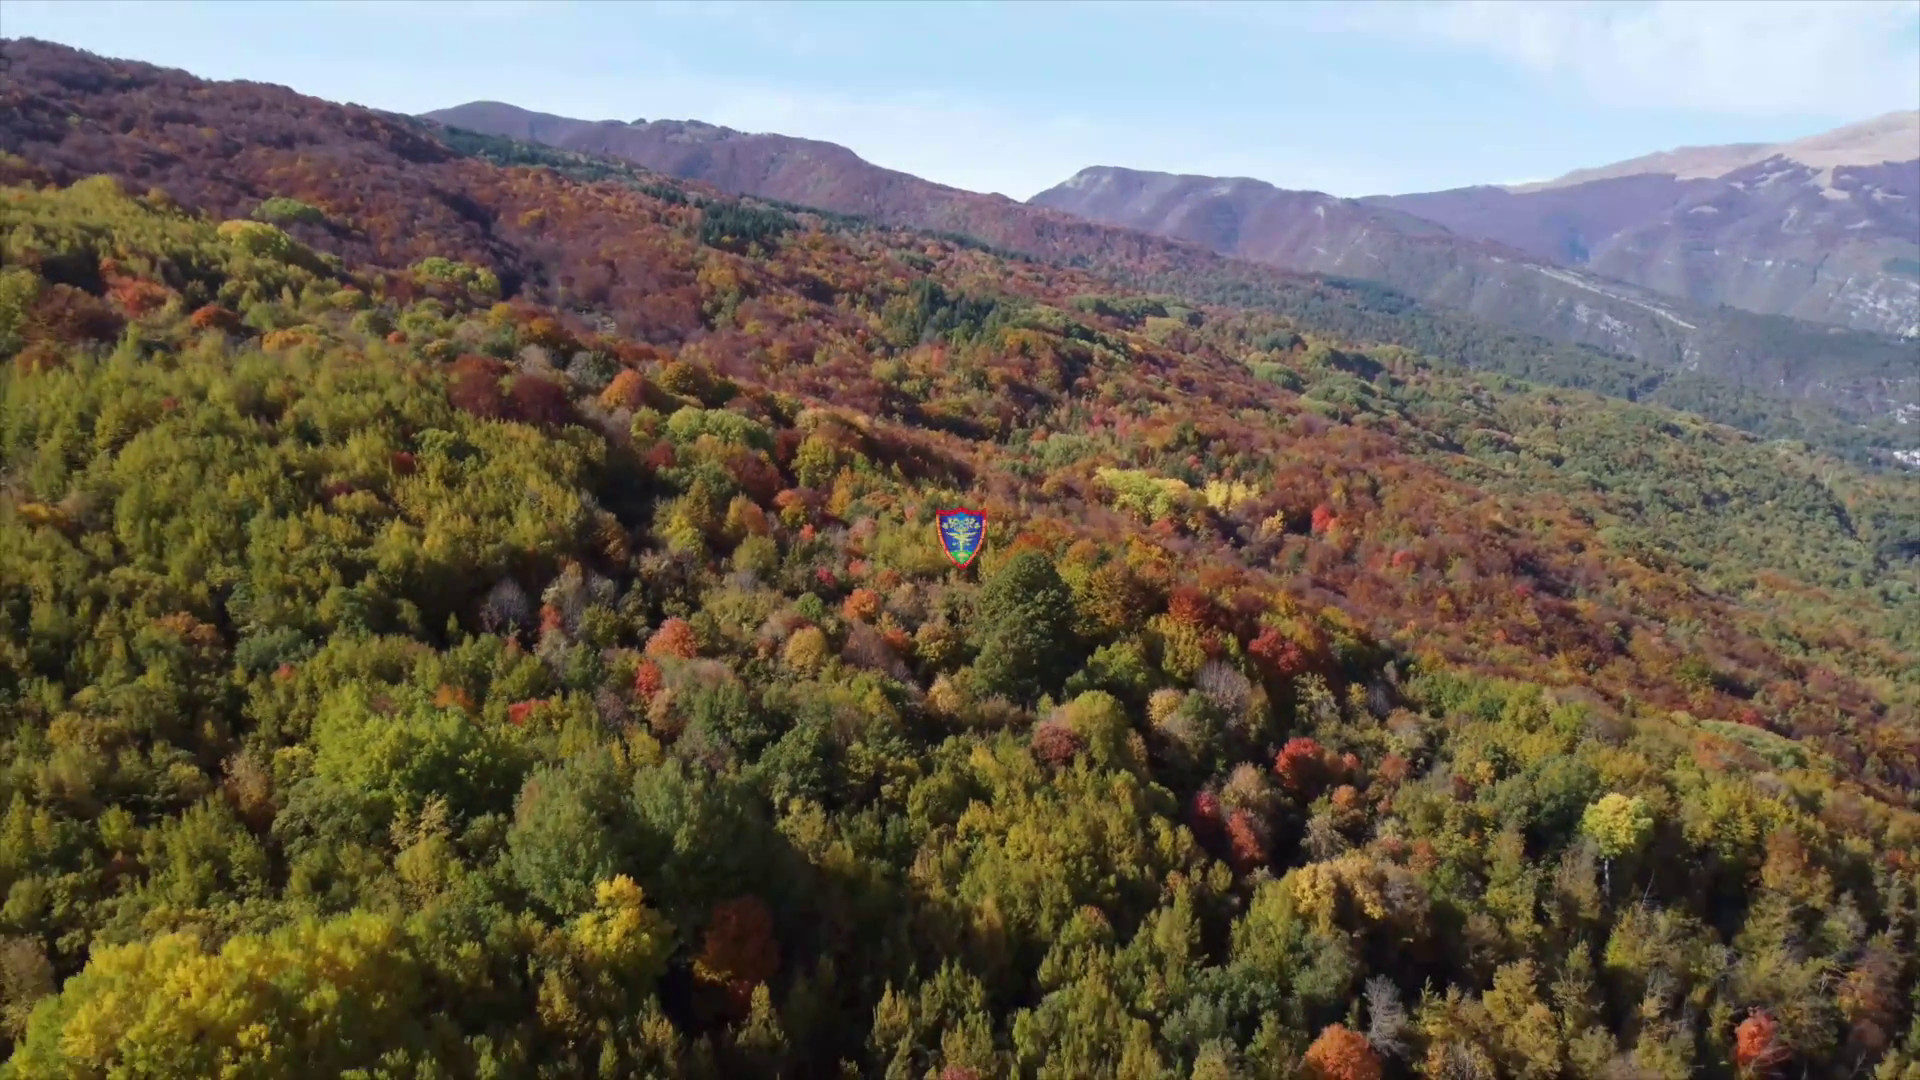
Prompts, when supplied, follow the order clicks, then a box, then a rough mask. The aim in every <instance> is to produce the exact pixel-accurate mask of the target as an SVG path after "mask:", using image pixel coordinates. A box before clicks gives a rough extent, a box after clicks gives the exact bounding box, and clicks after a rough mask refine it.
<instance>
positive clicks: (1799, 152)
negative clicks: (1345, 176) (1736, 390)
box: [1364, 112, 1920, 336]
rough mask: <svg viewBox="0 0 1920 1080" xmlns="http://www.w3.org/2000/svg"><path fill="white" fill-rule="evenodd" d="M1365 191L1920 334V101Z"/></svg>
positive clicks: (1701, 281)
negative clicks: (1572, 162)
mask: <svg viewBox="0 0 1920 1080" xmlns="http://www.w3.org/2000/svg"><path fill="white" fill-rule="evenodd" d="M1364 201H1365V202H1367V203H1368V204H1369V205H1372V206H1377V207H1383V208H1391V209H1396V210H1401V211H1405V212H1407V213H1411V214H1416V215H1419V216H1420V217H1423V218H1426V219H1428V220H1431V221H1435V222H1438V223H1440V224H1443V225H1445V226H1447V227H1448V228H1449V229H1452V230H1454V231H1455V232H1458V233H1461V234H1463V235H1467V236H1473V237H1479V238H1482V239H1486V240H1492V241H1496V242H1498V243H1502V244H1508V245H1511V246H1513V247H1517V248H1519V249H1521V250H1523V251H1526V252H1529V253H1530V254H1533V255H1536V256H1539V257H1541V258H1546V259H1551V260H1553V261H1555V262H1558V263H1560V264H1562V265H1565V266H1569V267H1580V268H1583V269H1586V270H1590V271H1592V272H1594V273H1597V274H1602V275H1605V276H1607V277H1611V278H1616V279H1619V280H1622V281H1627V282H1632V283H1634V284H1637V285H1641V286H1644V287H1646V288H1649V289H1653V290H1656V291H1658V292H1661V293H1664V294H1666V295H1669V296H1676V297H1684V298H1686V299H1690V300H1693V301H1697V302H1699V303H1703V304H1730V305H1732V306H1734V307H1739V308H1744V309H1747V310H1749V311H1758V312H1765V313H1771V314H1781V315H1791V316H1794V317H1796V318H1802V319H1810V320H1813V321H1816V322H1824V323H1832V324H1835V325H1839V326H1848V327H1853V328H1856V329H1862V330H1873V331H1881V332H1885V333H1890V334H1898V335H1908V336H1914V335H1920V112H1907V113H1893V114H1890V115H1888V116H1884V117H1880V118H1878V119H1875V120H1871V121H1867V122H1866V123H1862V124H1855V125H1852V126H1849V127H1845V128H1840V129H1837V130H1835V131H1831V132H1827V133H1825V134H1822V135H1818V136H1814V137H1812V138H1808V139H1801V140H1798V141H1795V142H1790V143H1781V144H1778V145H1736V146H1725V147H1689V148H1684V149H1681V150H1674V151H1668V152H1666V153H1661V154H1652V155H1649V156H1647V157H1643V158H1636V159H1634V160H1632V161H1626V162H1620V163H1618V164H1615V165H1609V166H1603V167H1600V168H1597V169H1584V170H1579V171H1577V172H1573V173H1569V174H1568V175H1567V176H1564V177H1561V178H1560V179H1558V180H1554V181H1549V182H1547V183H1544V184H1535V185H1525V186H1519V187H1514V188H1500V187H1474V188H1461V189H1457V190H1453V191H1438V192H1428V193H1423V194H1415V195H1397V196H1380V197H1375V198H1370V199H1367V200H1364Z"/></svg>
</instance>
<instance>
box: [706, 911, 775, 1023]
mask: <svg viewBox="0 0 1920 1080" xmlns="http://www.w3.org/2000/svg"><path fill="white" fill-rule="evenodd" d="M704 946H705V947H704V948H702V949H701V950H700V957H699V959H698V960H696V961H695V962H694V973H695V974H696V975H698V976H699V977H700V978H701V979H702V980H703V981H706V982H709V983H718V984H719V985H721V986H723V987H725V988H726V991H727V997H728V999H729V1000H730V1001H731V1002H732V1004H733V1006H734V1008H735V1009H736V1010H737V1011H738V1013H739V1014H740V1015H745V1013H746V1011H747V1007H748V1006H749V1004H750V1003H751V1001H752V999H753V988H754V987H755V986H757V985H759V984H760V983H764V982H767V981H768V980H770V979H772V978H773V976H774V974H775V973H777V972H778V971H779V970H780V942H779V939H778V938H776V937H775V936H774V933H773V914H772V913H771V912H769V911H768V910H767V905H766V904H764V903H762V902H761V901H760V898H759V897H755V896H742V897H737V898H735V899H732V900H723V901H721V902H720V903H718V904H716V905H714V908H713V917H712V918H711V919H709V920H708V921H707V933H706V939H705V942H704Z"/></svg>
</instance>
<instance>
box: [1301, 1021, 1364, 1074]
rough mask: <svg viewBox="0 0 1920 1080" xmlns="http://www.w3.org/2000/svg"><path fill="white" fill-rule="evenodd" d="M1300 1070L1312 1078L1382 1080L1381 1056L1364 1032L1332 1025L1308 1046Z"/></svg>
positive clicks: (1341, 1025)
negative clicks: (1369, 1042)
mask: <svg viewBox="0 0 1920 1080" xmlns="http://www.w3.org/2000/svg"><path fill="white" fill-rule="evenodd" d="M1301 1072H1302V1075H1304V1076H1306V1077H1308V1078H1309V1080H1380V1058H1379V1056H1378V1055H1377V1054H1375V1053H1374V1052H1373V1047H1371V1046H1369V1045H1367V1037H1366V1036H1365V1035H1362V1034H1360V1033H1359V1032H1357V1031H1349V1030H1348V1029H1347V1027H1346V1025H1344V1024H1330V1025H1328V1026H1327V1028H1326V1029H1325V1030H1324V1031H1322V1032H1320V1037H1319V1038H1317V1039H1315V1040H1313V1045H1312V1046H1309V1047H1307V1055H1306V1058H1305V1059H1304V1060H1303V1061H1302V1062H1301Z"/></svg>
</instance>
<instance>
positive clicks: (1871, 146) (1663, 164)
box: [1507, 110, 1920, 193]
mask: <svg viewBox="0 0 1920 1080" xmlns="http://www.w3.org/2000/svg"><path fill="white" fill-rule="evenodd" d="M1773 157H1780V158H1785V159H1786V160H1788V161H1791V162H1794V163H1795V164H1799V165H1807V166H1811V167H1812V168H1815V169H1822V170H1825V169H1832V168H1835V167H1837V166H1842V165H1866V166H1872V165H1881V164H1885V163H1887V162H1900V161H1911V160H1913V159H1915V158H1920V110H1909V111H1906V112H1890V113H1887V114H1886V115H1884V116H1877V117H1874V118H1873V119H1871V120H1864V121H1861V122H1860V123H1858V124H1848V125H1846V126H1844V127H1838V128H1834V129H1833V130H1832V131H1825V132H1821V133H1820V134H1818V135H1810V136H1808V137H1806V138H1804V139H1794V140H1791V141H1789V142H1782V143H1733V144H1730V145H1726V146H1683V147H1680V148H1679V149H1676V150H1664V151H1660V152H1658V153H1653V154H1647V155H1644V156H1642V157H1637V158H1630V159H1628V160H1626V161H1617V162H1614V163H1613V164H1611V165H1600V166H1597V167H1594V168H1590V169H1575V170H1574V171H1572V172H1570V173H1567V174H1566V175H1565V176H1562V177H1559V178H1558V179H1555V180H1543V181H1540V182H1538V183H1533V184H1514V185H1510V186H1509V187H1508V188H1507V190H1509V191H1512V192H1515V193H1530V192H1536V191H1547V190H1551V189H1553V188H1564V187H1574V186H1577V185H1580V184H1585V183H1590V182H1592V181H1595V180H1611V179H1615V178H1617V177H1622V176H1671V177H1674V178H1675V179H1678V180H1700V179H1707V180H1711V179H1716V178H1718V177H1722V176H1725V175H1726V174H1728V173H1730V172H1735V171H1737V170H1739V169H1743V168H1745V167H1747V166H1748V165H1757V164H1759V163H1760V162H1762V161H1765V160H1767V159H1768V158H1773Z"/></svg>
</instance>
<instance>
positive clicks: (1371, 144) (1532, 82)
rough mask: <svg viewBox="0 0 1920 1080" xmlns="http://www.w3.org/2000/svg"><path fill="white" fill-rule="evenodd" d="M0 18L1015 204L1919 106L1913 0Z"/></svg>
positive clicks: (688, 6) (234, 72)
mask: <svg viewBox="0 0 1920 1080" xmlns="http://www.w3.org/2000/svg"><path fill="white" fill-rule="evenodd" d="M0 33H4V34H5V35H6V36H8V37H40V38H46V39H49V40H53V41H58V42H62V43H65V44H70V45H75V46H79V47H81V48H85V49H89V50H91V51H94V52H98V53H103V54H106V55H110V56H120V57H128V58H132V59H138V60H146V61H150V62H154V63H159V64H164V65H167V66H170V67H180V68H185V69H187V70H189V71H192V72H194V73H195V74H198V75H203V76H207V77H209V78H221V79H233V78H245V79H255V80H262V81H267V82H275V83H281V84H284V85H287V86H291V87H293V88H294V89H296V90H299V91H302V92H304V93H309V94H315V95H318V96H321V97H325V98H331V99H335V100H342V101H355V102H359V103H361V104H364V105H371V106H375V107H379V108H385V109H393V110H396V111H401V112H422V111H425V110H428V109H433V108H439V107H442V106H447V105H454V104H459V103H461V102H465V101H470V100H474V99H493V100H501V101H509V102H512V103H514V104H516V105H521V106H524V107H527V108H531V109H538V110H541V111H545V112H554V113H560V114H563V115H568V116H579V117H586V118H589V119H621V120H632V119H636V118H646V119H662V118H670V119H700V120H707V121H711V122H713V123H719V124H725V125H727V126H729V127H735V128H740V129H742V130H748V131H778V132H782V133H785V134H791V135H804V136H809V137H813V138H820V139H826V140H830V141H832V142H837V143H841V144H843V145H846V146H849V147H851V148H852V149H854V150H855V151H856V152H858V153H860V154H861V155H862V156H864V157H866V158H867V159H869V160H871V161H874V162H877V163H879V164H882V165H886V166H889V167H892V168H898V169H904V170H906V171H908V172H912V173H916V174H918V175H921V176H925V177H928V178H930V179H934V180H939V181H942V182H944V183H949V184H953V185H956V186H959V187H964V188H970V189H973V190H978V191H999V192H1002V193H1005V194H1007V195H1011V196H1014V197H1016V198H1026V197H1027V196H1030V195H1032V194H1034V193H1035V192H1037V191H1039V190H1041V189H1043V188H1046V187H1048V186H1051V185H1052V184H1055V183H1058V182H1059V181H1061V180H1064V179H1066V178H1067V177H1068V176H1070V175H1071V174H1072V173H1073V172H1075V171H1076V170H1078V169H1080V168H1082V167H1084V166H1087V165H1124V166H1130V167H1134V168H1145V169H1161V170H1166V171H1172V172H1188V173H1203V174H1212V175H1235V176H1253V177H1258V178H1260V179H1263V180H1268V181H1271V182H1273V183H1275V184H1279V185H1281V186H1283V187H1292V188H1313V189H1317V190H1322V191H1330V192H1333V193H1335V194H1339V195H1348V196H1357V195H1366V194H1375V193H1383V192H1400V191H1419V190H1430V189H1435V188H1444V187H1455V186H1461V185H1465V184H1472V183H1507V182H1517V181H1523V180H1535V179H1545V178H1548V177H1552V176H1556V175H1559V174H1560V173H1563V172H1566V171H1568V170H1571V169H1574V168H1579V167H1584V166H1590V165H1599V164H1604V163H1606V162H1609V161H1614V160H1619V159H1622V158H1628V157H1635V156H1638V155H1640V154H1643V153H1647V152H1649V151H1653V150H1661V149H1668V148H1671V147H1674V146H1680V145H1699V144H1709V143H1723V142H1770V141H1779V140H1785V139H1791V138H1797V137H1800V136H1804V135H1809V134H1812V133H1814V132H1817V131H1821V130H1824V129H1826V128H1830V127H1834V126H1838V125H1840V124H1843V123H1849V122H1852V121H1855V120H1861V119H1865V118H1867V117H1870V116H1875V115H1878V114H1880V113H1885V112H1889V111H1892V110H1895V109H1913V108H1920V0H1862V2H1849V0H1818V2H1815V3H1793V2H1784V0H1763V2H1753V3H1747V2H1741V0H1714V2H1711V3H1706V4H1695V3H1666V2H1650V3H1623V4H1597V3H1581V2H1576V0H1551V2H1547V3H1527V2H1518V0H1515V2H1504V3H1485V2H1478V0H1461V2H1451V0H1442V2H1435V3H1411V2H1403V3H1393V4H1377V5H1335V4H1324V3H1310V2H1302V3H1291V4H1285V5H1275V6H1267V5H1263V4H1256V3H1252V2H1212V3H1210V2H1195V3H1162V2H1154V0H1134V2H1086V3H1037V2H1034V3H1021V4H983V3H941V4H937V5H936V4H928V5H901V6H884V5H880V4H874V3H850V4H838V3H810V4H805V5H787V4H778V3H771V2H767V3H710V4H694V3H613V2H580V3H568V2H564V0H537V2H499V3H454V2H426V0H399V2H392V3H385V4H373V3H365V2H345V0H330V2H311V3H292V2H274V3H262V4H257V5H254V4H244V3H234V2H220V3H206V4H164V3H105V2H94V3H79V2H73V0H66V2H39V0H5V3H4V5H3V6H0Z"/></svg>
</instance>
